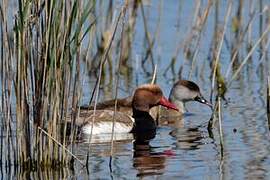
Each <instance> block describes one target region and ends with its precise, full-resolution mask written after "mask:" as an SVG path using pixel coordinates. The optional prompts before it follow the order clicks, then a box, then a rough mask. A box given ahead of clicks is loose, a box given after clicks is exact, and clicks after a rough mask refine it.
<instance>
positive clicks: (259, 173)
mask: <svg viewBox="0 0 270 180" xmlns="http://www.w3.org/2000/svg"><path fill="white" fill-rule="evenodd" d="M147 2H148V3H147V5H145V6H144V8H145V9H144V10H145V13H146V16H147V19H148V22H147V23H148V28H149V31H150V32H151V35H152V36H153V35H154V32H155V28H156V27H157V24H158V15H159V13H160V10H159V8H160V7H161V14H162V16H161V19H160V29H159V30H160V32H159V38H158V39H157V40H156V41H157V43H156V44H155V46H154V48H153V52H154V53H153V54H154V59H155V60H156V62H157V64H158V74H157V83H158V84H160V86H161V88H162V89H163V91H164V94H165V95H166V96H168V94H169V92H170V89H171V87H172V85H173V83H174V81H175V80H177V79H178V70H179V69H180V67H182V68H183V71H182V73H181V76H182V78H184V79H188V78H189V73H190V68H191V61H190V60H187V59H186V57H185V55H184V53H183V51H181V52H180V53H179V55H178V56H177V61H176V64H175V69H176V74H172V73H171V72H168V73H167V74H166V76H163V73H164V72H165V69H166V67H167V66H168V65H169V63H170V61H171V58H172V56H173V55H174V54H175V52H176V49H177V47H178V46H182V47H183V44H182V45H181V43H183V41H184V40H185V39H186V37H187V36H188V35H189V32H190V31H191V30H192V28H191V25H190V24H191V22H192V21H193V16H192V14H193V12H194V11H195V6H196V4H195V2H196V1H191V2H188V1H176V0H174V1H163V2H162V1H158V2H157V3H155V2H154V1H147ZM244 2H245V3H244V7H245V8H244V9H243V22H244V24H245V25H246V24H247V21H248V19H249V18H248V9H249V7H250V4H249V3H248V1H244ZM256 2H257V1H256ZM256 2H253V3H254V4H253V5H254V8H255V11H256V12H258V10H259V7H258V4H257V3H256ZM121 3H122V2H121V1H117V2H116V4H118V6H119V5H120V4H121ZM263 4H264V5H268V7H269V1H263ZM206 5H207V2H206V1H203V2H202V5H201V6H202V7H203V8H206ZM220 6H221V7H226V6H227V1H221V2H220ZM237 7H238V3H237V2H236V1H235V2H234V5H233V9H232V12H233V14H234V15H235V12H236V10H237ZM115 11H116V12H118V11H117V8H116V10H115ZM225 14H226V8H220V15H219V16H220V24H221V25H222V22H223V19H224V15H225ZM214 16H215V14H214V7H212V9H211V11H210V12H209V17H208V20H207V23H206V28H205V29H204V31H203V32H202V39H201V42H200V46H199V47H200V48H199V52H198V54H197V59H196V64H195V67H194V71H193V73H192V76H191V78H190V80H193V81H194V82H196V83H197V84H198V85H199V86H200V87H201V91H202V93H203V95H204V96H205V97H206V99H209V95H210V89H211V79H210V78H209V77H210V74H211V60H209V59H208V53H209V50H210V49H211V40H212V38H213V34H214ZM258 18H259V16H256V19H255V21H254V22H253V29H252V33H251V37H252V38H251V39H252V41H253V43H254V42H255V41H256V40H257V39H258V38H259V20H258ZM143 27H144V26H143V19H142V16H141V13H140V11H139V13H138V17H137V24H136V34H135V37H134V42H133V46H132V51H133V54H132V57H131V59H132V65H133V66H132V67H135V68H134V69H133V71H131V75H130V77H128V78H127V77H125V76H123V75H122V76H121V78H120V85H121V88H120V89H119V96H121V97H125V96H128V95H130V94H131V93H132V92H133V90H134V88H135V87H136V86H137V85H138V84H142V83H146V82H149V80H150V79H151V77H150V76H147V75H146V73H145V72H144V70H143V69H142V68H141V67H140V65H138V64H136V63H135V62H136V59H139V60H140V59H141V58H143V56H144V52H145V40H144V29H143ZM233 39H234V34H233V32H232V24H231V22H230V23H229V25H228V28H227V32H226V41H228V42H227V43H228V44H227V46H229V48H228V47H227V46H226V45H224V46H223V47H222V51H221V58H220V61H221V64H222V66H221V72H222V73H223V74H225V73H226V71H227V69H228V66H229V64H230V57H231V54H230V47H231V46H232V44H233ZM245 43H246V41H245V42H244V44H245ZM243 46H245V45H243ZM182 49H183V48H182ZM246 54H247V51H246V49H245V48H244V47H243V48H242V49H241V53H240V58H239V59H240V60H241V61H242V59H243V58H244V57H245V56H246ZM267 56H269V48H268V49H266V58H265V59H263V60H262V61H260V50H259V49H258V50H257V51H255V53H254V54H253V56H252V58H251V59H250V61H249V62H248V63H247V64H246V65H245V66H244V68H243V70H242V71H241V73H240V77H239V78H237V79H236V80H235V81H233V83H232V85H231V87H230V88H229V89H228V92H227V93H226V98H227V100H228V103H227V104H226V103H225V102H222V127H223V135H224V137H223V138H224V155H223V156H222V154H221V149H220V140H219V133H218V128H217V127H218V125H216V126H215V128H214V130H213V133H214V137H213V138H211V137H210V136H209V133H208V131H207V123H208V121H209V119H210V117H211V110H210V109H209V108H208V107H207V106H204V105H202V104H199V103H195V102H194V103H187V105H186V106H187V109H188V111H189V113H188V114H187V115H186V116H185V117H184V125H183V127H181V128H174V127H168V126H161V127H159V128H158V130H157V132H156V133H157V134H156V137H155V138H154V139H152V140H151V141H150V143H149V144H146V145H134V141H133V140H126V141H119V142H115V144H114V154H113V158H112V164H111V168H110V167H109V161H110V144H109V143H100V144H92V145H91V151H90V159H89V165H88V171H87V170H86V168H83V167H81V165H80V164H79V163H75V167H74V169H73V170H72V169H70V168H65V169H60V170H52V169H46V170H39V171H34V172H21V171H17V172H15V171H13V170H11V171H8V170H5V169H2V171H1V173H2V174H0V176H1V177H2V178H3V179H13V178H15V177H16V178H22V179H25V178H31V179H43V178H45V179H52V178H56V179H66V178H68V179H166V178H168V179H236V180H238V179H270V156H269V155H270V138H269V130H268V125H267V115H266V85H267V83H266V82H267V81H266V78H267V74H268V68H269V59H268V58H267ZM241 61H240V62H241ZM82 66H83V67H84V65H82ZM136 67H137V69H136ZM146 68H147V70H148V71H150V72H152V67H151V64H150V63H147V64H146ZM230 77H231V76H229V78H228V79H230ZM108 79H109V78H108V77H106V80H105V85H104V86H102V87H103V89H102V90H101V97H100V100H104V99H110V98H112V97H113V90H111V88H110V87H111V86H110V85H109V84H110V83H109V82H108V81H109V80H108ZM94 80H95V78H93V79H91V78H90V79H88V78H86V79H85V80H84V81H83V82H84V84H83V88H82V91H83V97H82V104H86V103H87V102H88V101H89V98H90V97H89V95H90V93H91V88H92V87H93V83H94ZM89 87H90V88H89ZM108 89H109V90H108ZM88 149H89V144H88V143H86V142H78V143H77V144H76V145H75V155H76V156H78V157H79V158H80V159H81V160H85V159H86V155H87V153H88Z"/></svg>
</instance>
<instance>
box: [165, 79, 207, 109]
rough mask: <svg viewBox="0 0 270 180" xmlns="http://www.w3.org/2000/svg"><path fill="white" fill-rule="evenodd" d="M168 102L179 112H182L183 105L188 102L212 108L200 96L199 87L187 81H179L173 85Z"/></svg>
mask: <svg viewBox="0 0 270 180" xmlns="http://www.w3.org/2000/svg"><path fill="white" fill-rule="evenodd" d="M169 100H170V102H172V103H174V104H176V105H177V107H178V109H180V110H183V103H185V102H188V101H198V102H200V103H202V104H205V105H207V106H209V107H210V108H212V104H211V103H209V102H208V101H207V100H206V99H205V98H204V97H203V96H202V94H201V92H200V88H199V86H198V85H197V84H195V83H194V82H192V81H187V80H179V81H178V82H176V83H175V84H174V86H173V88H172V90H171V93H170V97H169Z"/></svg>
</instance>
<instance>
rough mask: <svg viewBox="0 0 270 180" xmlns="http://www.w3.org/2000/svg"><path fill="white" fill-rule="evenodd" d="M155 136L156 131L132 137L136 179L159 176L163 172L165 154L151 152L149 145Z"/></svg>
mask: <svg viewBox="0 0 270 180" xmlns="http://www.w3.org/2000/svg"><path fill="white" fill-rule="evenodd" d="M155 135H156V130H153V131H149V132H147V133H142V134H141V133H140V134H135V135H134V136H135V141H134V142H133V148H134V154H133V167H134V168H136V169H137V170H138V173H137V176H138V177H145V176H153V175H160V174H163V172H164V169H165V162H166V153H164V152H162V153H157V152H153V149H152V147H151V146H150V144H149V142H150V140H151V139H153V138H154V137H155Z"/></svg>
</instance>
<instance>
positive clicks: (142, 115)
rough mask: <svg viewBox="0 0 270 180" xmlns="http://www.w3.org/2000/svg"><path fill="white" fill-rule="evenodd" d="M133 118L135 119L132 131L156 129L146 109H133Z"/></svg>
mask: <svg viewBox="0 0 270 180" xmlns="http://www.w3.org/2000/svg"><path fill="white" fill-rule="evenodd" d="M133 118H134V120H135V123H134V126H133V129H132V132H135V133H136V132H140V133H142V132H149V131H151V130H156V123H155V121H154V119H153V118H152V116H151V115H150V114H149V112H147V111H140V110H136V109H133Z"/></svg>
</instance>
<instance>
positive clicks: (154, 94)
mask: <svg viewBox="0 0 270 180" xmlns="http://www.w3.org/2000/svg"><path fill="white" fill-rule="evenodd" d="M158 105H161V106H164V107H167V108H169V109H174V110H176V111H178V108H177V107H176V105H174V104H173V103H171V102H169V101H168V100H167V99H166V98H165V97H164V96H163V93H162V90H161V88H160V87H159V86H158V85H156V84H145V85H141V86H139V87H138V88H137V89H136V90H135V92H134V95H133V99H132V108H133V109H135V110H139V111H145V112H149V110H150V108H152V107H154V106H158Z"/></svg>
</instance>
